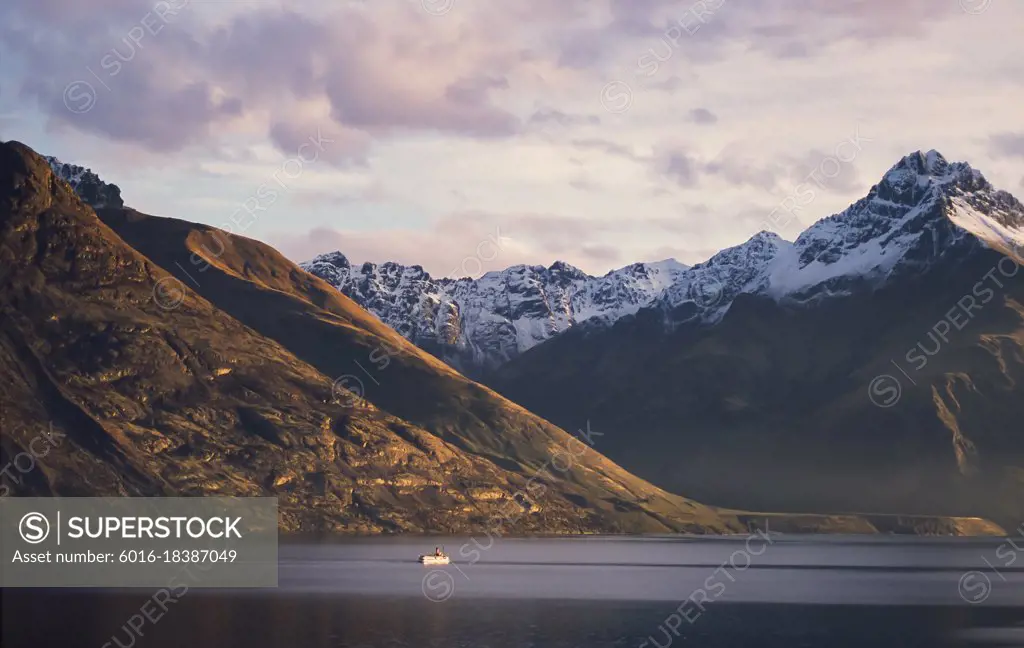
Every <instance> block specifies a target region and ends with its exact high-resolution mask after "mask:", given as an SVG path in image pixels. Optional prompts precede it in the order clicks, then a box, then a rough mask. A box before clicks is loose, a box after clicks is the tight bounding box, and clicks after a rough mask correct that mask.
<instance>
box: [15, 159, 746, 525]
mask: <svg viewBox="0 0 1024 648" xmlns="http://www.w3.org/2000/svg"><path fill="white" fill-rule="evenodd" d="M101 213H102V216H103V220H101V219H100V218H98V217H97V214H96V213H95V212H94V211H93V209H91V208H90V207H88V206H87V205H86V204H85V203H83V202H82V201H81V200H80V199H79V197H78V196H77V195H76V194H75V193H74V192H73V191H72V188H71V187H70V185H68V184H67V183H66V182H64V181H63V180H61V179H60V178H59V177H58V176H57V175H55V174H54V172H53V171H52V169H51V167H50V166H49V165H48V164H47V162H46V161H45V160H43V158H41V157H40V156H38V155H37V154H35V153H34V152H33V151H31V150H30V149H28V148H27V147H25V146H23V145H21V144H18V143H6V144H2V145H0V236H2V239H0V240H2V241H3V245H2V247H0V262H2V267H3V268H4V270H5V273H4V274H3V275H2V276H0V309H2V317H0V412H2V414H0V417H2V426H3V435H2V437H0V460H2V463H4V464H5V465H6V464H8V463H9V462H10V461H11V460H12V458H14V457H15V456H17V455H19V454H20V453H22V452H25V451H26V450H27V449H29V448H32V447H33V446H32V443H33V440H34V439H35V438H36V437H37V436H39V435H41V434H47V435H48V437H47V438H52V439H56V440H57V443H56V444H55V445H54V447H53V448H52V450H50V451H49V452H47V453H46V454H45V456H42V457H39V459H38V460H37V462H36V465H35V466H34V467H33V468H32V469H31V470H28V471H26V472H25V473H19V474H17V475H14V474H5V475H4V476H3V487H4V492H5V493H8V492H10V493H12V494H15V495H18V494H21V495H27V494H39V495H214V494H219V495H268V494H273V495H276V496H278V497H279V498H280V501H281V512H282V527H283V528H284V529H286V530H328V531H344V532H352V531H359V532H395V531H420V532H423V531H433V532H454V531H470V530H480V529H483V528H487V527H492V528H495V525H497V526H496V528H497V529H498V530H500V531H502V532H525V531H530V530H534V531H537V530H543V531H550V532H559V531H562V532H577V531H671V530H675V531H678V530H690V531H695V532H706V531H729V530H740V529H742V528H743V526H742V525H741V524H740V522H739V520H738V518H737V517H735V516H734V515H730V514H722V513H720V512H717V511H715V510H713V509H710V508H708V507H705V506H702V505H700V504H697V503H694V502H692V501H689V500H686V499H683V498H681V497H677V496H674V495H670V494H668V493H665V492H664V491H661V490H659V489H657V488H654V487H652V486H651V485H650V484H648V483H646V482H644V481H642V480H640V479H637V478H635V477H633V476H632V475H629V474H628V473H626V472H625V471H623V470H622V469H621V468H619V467H618V466H616V465H615V464H613V463H612V462H610V461H608V460H607V459H605V458H604V457H602V456H601V455H599V454H598V453H597V452H596V451H594V450H593V449H591V448H590V447H589V446H587V445H586V444H585V443H584V442H582V441H580V440H579V439H574V438H573V437H572V436H571V435H569V434H568V433H566V432H564V431H563V430H561V429H559V428H556V427H554V426H552V425H550V424H549V423H547V422H545V421H543V420H542V419H540V418H538V417H536V416H534V415H532V414H531V413H529V412H527V411H525V410H523V409H522V408H520V407H518V406H516V405H514V404H512V403H510V402H509V401H507V400H505V399H503V398H501V397H500V396H498V395H497V394H495V393H494V392H492V391H490V390H488V389H486V388H484V387H481V386H479V385H477V384H475V383H472V382H471V381H469V380H467V379H466V378H464V377H462V376H461V375H459V374H457V373H455V372H454V371H452V370H451V369H449V368H448V367H447V366H446V365H444V364H443V363H441V362H439V361H437V360H436V359H434V358H432V357H431V356H429V355H427V354H425V353H423V352H422V351H420V350H419V349H417V348H416V347H414V346H413V345H411V344H409V343H408V342H406V341H405V340H404V339H402V338H401V337H400V336H398V335H397V334H395V333H394V332H393V331H391V330H390V329H388V328H387V327H385V326H383V325H382V324H380V322H379V321H378V320H376V318H373V317H372V316H370V315H368V314H366V313H365V312H364V311H362V310H361V309H359V308H358V307H357V306H356V305H355V304H354V303H352V302H351V301H350V300H349V299H348V298H346V297H344V296H342V295H341V294H339V293H338V292H337V291H336V290H334V289H333V288H331V287H330V286H328V285H326V284H324V283H323V282H322V281H320V280H319V279H316V278H315V277H312V276H311V275H309V274H307V273H306V272H303V271H302V270H301V269H299V268H298V267H296V266H294V265H293V264H291V263H290V262H288V261H287V260H285V259H284V258H283V257H281V256H280V255H279V254H278V253H277V252H276V251H274V250H272V249H271V248H268V247H267V246H265V245H262V244H260V243H257V242H255V241H251V240H249V239H244V238H241V237H235V236H231V235H228V234H226V233H224V232H222V231H220V230H216V229H213V228H208V227H203V226H198V225H192V224H189V223H185V222H182V221H175V220H171V219H161V218H155V217H150V216H145V215H142V214H139V213H137V212H134V211H132V210H126V209H119V208H118V209H115V208H110V209H104V210H101ZM108 223H109V225H108ZM111 226H113V227H114V228H115V229H116V230H117V231H115V229H112V228H111ZM168 269H172V270H173V273H172V272H169V270H168ZM174 273H176V274H174ZM193 282H194V283H193ZM380 354H385V355H380ZM383 359H386V362H384V361H383ZM359 364H362V365H363V366H364V367H367V368H371V369H372V370H373V371H375V372H377V375H376V376H375V379H376V382H375V383H374V384H373V386H372V388H370V389H366V390H364V389H362V388H358V387H357V386H356V384H355V383H354V382H352V381H349V380H338V379H337V378H338V377H339V376H341V377H342V378H344V375H345V374H346V373H349V372H356V371H358V369H357V368H356V367H357V366H358V365H359ZM366 379H367V382H369V377H366ZM582 423H583V421H582V420H581V421H580V424H582ZM594 440H595V439H591V441H594ZM569 452H571V453H572V455H571V456H570V455H567V454H566V453H569ZM7 472H8V473H9V472H10V471H7ZM510 511H511V512H510Z"/></svg>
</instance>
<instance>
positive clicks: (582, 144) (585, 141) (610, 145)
mask: <svg viewBox="0 0 1024 648" xmlns="http://www.w3.org/2000/svg"><path fill="white" fill-rule="evenodd" d="M570 144H571V145H572V146H574V147H576V148H578V149H581V150H596V151H600V152H602V153H605V154H607V155H612V156H615V157H622V158H626V159H628V160H632V161H634V162H641V161H646V159H647V158H645V157H643V156H641V155H638V154H637V153H636V152H635V151H634V150H633V147H631V146H626V145H625V144H619V143H617V142H613V141H611V140H606V139H601V138H598V137H590V138H578V139H574V140H572V141H571V142H570Z"/></svg>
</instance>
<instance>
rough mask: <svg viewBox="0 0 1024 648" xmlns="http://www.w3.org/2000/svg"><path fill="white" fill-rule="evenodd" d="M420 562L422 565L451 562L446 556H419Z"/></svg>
mask: <svg viewBox="0 0 1024 648" xmlns="http://www.w3.org/2000/svg"><path fill="white" fill-rule="evenodd" d="M420 562H421V563H423V564H424V565H447V564H448V563H450V562H451V559H449V558H448V556H434V555H429V556H420Z"/></svg>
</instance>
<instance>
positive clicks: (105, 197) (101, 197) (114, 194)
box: [44, 156, 124, 208]
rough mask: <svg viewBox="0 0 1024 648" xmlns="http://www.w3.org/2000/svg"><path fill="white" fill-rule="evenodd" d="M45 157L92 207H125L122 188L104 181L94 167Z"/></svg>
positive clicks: (58, 173)
mask: <svg viewBox="0 0 1024 648" xmlns="http://www.w3.org/2000/svg"><path fill="white" fill-rule="evenodd" d="M44 159H45V160H46V161H47V162H48V163H49V164H50V168H51V169H53V173H54V174H55V175H57V177H59V178H61V179H62V180H64V181H65V182H67V183H68V185H70V186H71V188H72V189H73V190H74V191H75V193H76V194H78V197H79V198H81V199H82V200H83V201H85V203H86V204H87V205H89V206H90V207H93V208H101V207H124V201H123V200H121V188H120V187H118V186H117V185H115V184H108V183H106V182H103V181H102V180H100V177H99V176H98V175H96V174H95V173H93V172H92V169H86V168H84V167H80V166H78V165H77V164H67V163H66V162H61V161H60V160H58V159H57V158H55V157H52V156H46V157H45V158H44Z"/></svg>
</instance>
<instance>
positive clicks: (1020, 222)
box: [656, 150, 1024, 323]
mask: <svg viewBox="0 0 1024 648" xmlns="http://www.w3.org/2000/svg"><path fill="white" fill-rule="evenodd" d="M977 245H985V246H988V247H996V248H1000V249H1001V250H1003V251H1004V252H1008V251H1011V250H1014V251H1015V250H1016V249H1018V248H1019V249H1021V250H1024V206H1022V205H1021V203H1020V202H1019V201H1017V199H1016V198H1014V197H1013V196H1011V195H1010V194H1008V193H1007V192H1005V191H1000V190H997V189H995V188H994V187H993V186H992V185H991V184H989V182H988V181H987V180H985V178H984V177H983V176H982V175H981V173H979V172H978V171H976V170H975V169H973V168H971V166H970V165H968V164H966V163H964V162H955V163H949V162H947V161H946V159H945V158H943V157H942V155H941V154H939V153H938V152H937V151H934V150H933V151H928V152H927V153H922V152H920V151H918V152H915V153H912V154H910V155H908V156H906V157H905V158H903V159H902V160H900V161H899V162H898V163H897V164H896V165H895V166H893V167H892V168H891V169H890V170H889V171H888V172H887V173H886V174H885V176H883V178H882V180H881V181H880V182H879V183H878V184H877V185H875V186H874V187H872V188H871V190H870V191H869V192H868V195H867V196H865V197H864V198H862V199H860V200H858V201H857V202H856V203H854V204H853V205H851V206H850V207H848V208H847V209H846V210H844V211H842V212H840V213H838V214H835V215H833V216H829V217H827V218H824V219H822V220H820V221H818V222H817V223H815V224H813V225H811V226H810V227H808V228H807V229H806V230H805V231H804V232H803V233H802V234H800V236H799V237H797V239H796V241H795V242H792V243H791V242H789V241H786V240H783V239H781V238H779V237H778V236H776V235H774V234H771V233H768V232H761V233H759V234H757V235H755V236H754V237H753V238H751V239H750V240H748V241H747V242H746V243H743V244H742V245H739V246H736V247H733V248H729V249H727V250H723V251H722V252H719V253H718V254H716V255H715V256H713V257H712V258H711V259H709V260H708V261H706V262H704V263H700V264H697V265H695V266H693V267H692V268H690V270H689V271H687V272H686V273H683V274H682V275H681V277H680V279H679V280H678V282H677V283H676V284H675V285H673V286H672V287H671V288H669V289H668V290H666V291H665V293H664V295H662V297H661V298H660V299H659V300H658V301H657V303H656V306H659V307H661V308H662V309H663V310H666V311H673V314H672V315H671V317H670V318H669V319H670V321H671V322H672V323H681V322H688V321H693V320H700V321H704V322H715V321H717V320H718V319H720V318H721V317H722V316H723V315H724V314H725V312H726V311H727V310H728V307H729V305H730V304H731V303H732V300H733V299H735V297H736V296H737V295H739V294H741V293H750V294H763V295H767V296H770V297H773V298H775V299H777V300H780V301H786V302H791V303H809V302H814V301H816V300H820V299H825V298H828V297H834V296H841V295H844V294H849V293H850V292H852V291H854V290H858V289H868V290H870V289H873V288H874V287H877V286H879V285H881V284H882V283H884V282H885V281H887V280H888V279H889V278H890V277H892V276H894V275H898V274H900V273H902V272H907V271H915V272H920V271H921V270H923V269H925V268H926V267H927V266H928V265H929V264H931V263H934V262H935V261H936V260H938V259H941V258H943V257H945V256H946V255H949V254H955V253H960V252H967V251H969V250H970V249H971V248H972V247H973V246H977Z"/></svg>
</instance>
